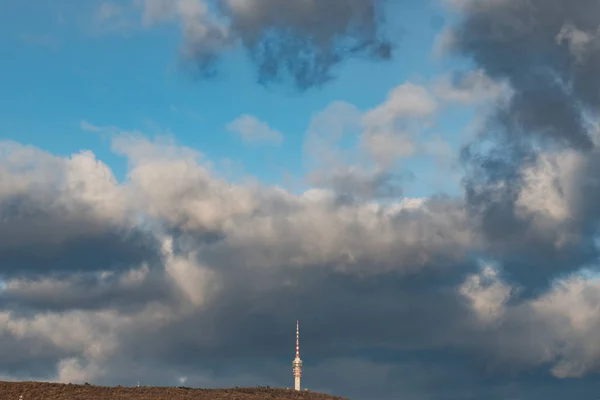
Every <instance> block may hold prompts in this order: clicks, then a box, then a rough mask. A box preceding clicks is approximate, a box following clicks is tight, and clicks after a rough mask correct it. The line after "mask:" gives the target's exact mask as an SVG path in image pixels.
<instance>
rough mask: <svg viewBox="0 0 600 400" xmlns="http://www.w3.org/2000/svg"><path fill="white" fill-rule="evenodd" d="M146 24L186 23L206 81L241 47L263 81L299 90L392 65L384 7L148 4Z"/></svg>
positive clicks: (269, 2)
mask: <svg viewBox="0 0 600 400" xmlns="http://www.w3.org/2000/svg"><path fill="white" fill-rule="evenodd" d="M138 3H140V4H142V5H143V16H144V21H145V23H147V24H151V23H155V22H159V21H164V20H169V19H172V18H174V17H175V18H179V20H180V22H181V25H182V30H183V36H184V44H183V60H184V61H185V64H186V65H190V64H191V65H192V66H194V67H195V69H196V70H197V71H198V72H199V73H200V76H204V77H207V76H214V74H215V73H216V72H217V70H218V66H217V63H218V60H219V58H220V57H221V55H222V54H223V53H224V52H225V51H227V50H228V49H231V48H233V47H235V45H236V44H237V43H240V44H241V45H242V46H243V48H244V49H245V50H246V51H247V54H248V55H249V57H250V58H251V59H252V61H253V62H254V63H255V65H256V67H257V73H258V81H259V82H260V83H262V84H265V85H266V84H271V83H276V82H281V81H291V82H292V83H293V84H294V86H295V87H296V88H297V89H299V90H305V89H308V88H310V87H314V86H320V85H322V84H324V83H326V82H328V81H329V80H331V79H332V78H333V76H334V74H335V67H336V66H338V65H339V64H341V63H342V62H344V61H346V60H347V59H349V58H353V57H366V58H368V59H372V60H389V59H391V57H392V47H393V46H392V42H391V40H390V39H389V38H388V37H387V35H386V32H385V13H384V7H385V5H386V1H385V0H381V1H380V0H329V1H326V2H318V1H312V0H309V1H294V2H289V1H285V0H244V1H239V0H218V1H216V2H211V3H210V4H211V5H214V7H209V8H206V7H205V4H204V3H203V2H200V1H185V0H176V1H172V2H165V1H161V0H158V1H157V0H144V1H139V2H138Z"/></svg>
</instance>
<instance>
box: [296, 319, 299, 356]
mask: <svg viewBox="0 0 600 400" xmlns="http://www.w3.org/2000/svg"><path fill="white" fill-rule="evenodd" d="M296 358H300V322H299V321H298V320H296Z"/></svg>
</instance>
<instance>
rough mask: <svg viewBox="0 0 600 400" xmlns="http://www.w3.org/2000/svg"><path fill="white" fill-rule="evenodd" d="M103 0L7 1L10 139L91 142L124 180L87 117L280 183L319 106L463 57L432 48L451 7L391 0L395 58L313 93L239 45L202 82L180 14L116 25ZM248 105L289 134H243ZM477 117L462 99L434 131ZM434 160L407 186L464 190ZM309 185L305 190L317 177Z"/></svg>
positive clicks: (370, 98) (418, 165) (415, 164)
mask: <svg viewBox="0 0 600 400" xmlns="http://www.w3.org/2000/svg"><path fill="white" fill-rule="evenodd" d="M115 4H119V3H115ZM127 4H128V3H126V2H123V3H121V5H122V6H123V7H125V6H126V5H127ZM101 5H102V3H101V2H98V1H96V2H85V3H82V2H76V1H60V2H52V3H51V4H50V3H44V4H42V3H40V2H36V1H23V2H18V3H13V2H11V3H10V4H8V2H7V3H6V4H5V5H3V10H6V11H4V12H3V13H2V15H1V16H0V35H1V39H0V40H1V41H2V42H1V44H2V48H3V51H4V52H6V53H5V54H6V56H4V57H3V63H2V66H0V72H2V73H1V74H0V76H1V77H0V84H1V86H2V87H3V88H4V90H3V93H4V95H3V96H1V97H0V107H2V109H3V113H2V115H1V116H0V130H1V131H2V132H3V137H4V138H7V139H12V140H16V141H18V142H21V143H23V144H30V145H34V146H38V147H41V148H43V149H46V150H48V151H50V152H52V153H56V154H59V155H68V154H71V153H75V152H78V151H80V150H82V149H90V150H92V151H93V152H94V153H95V154H96V155H97V156H98V158H99V159H101V160H103V161H104V162H106V163H108V165H110V166H111V168H112V169H113V170H114V172H115V174H116V175H117V177H119V179H123V178H124V174H125V172H126V165H125V160H123V159H121V158H120V157H118V156H115V155H114V154H112V153H111V151H110V141H109V140H106V138H103V137H102V135H99V134H95V133H91V132H85V131H83V130H82V129H81V126H80V124H81V121H86V122H88V123H90V124H94V125H98V126H114V127H119V128H121V129H123V130H127V131H136V130H137V131H142V132H144V133H145V134H148V135H155V134H170V135H172V136H174V137H175V138H176V140H177V142H178V143H180V144H182V145H184V146H189V147H191V148H194V149H196V150H198V151H200V152H202V153H203V154H205V155H206V157H207V158H209V159H210V160H212V161H213V162H214V163H215V165H217V166H219V165H220V164H221V163H226V164H227V165H234V166H235V167H234V168H233V169H234V171H237V175H239V174H240V171H241V173H243V174H249V175H252V176H255V177H256V178H258V179H259V180H261V181H263V182H265V183H268V184H282V182H283V180H284V177H285V176H293V177H294V179H296V180H297V181H298V182H301V179H302V177H303V174H304V172H305V171H304V170H303V162H302V160H303V143H304V139H305V133H306V131H307V129H308V126H309V124H310V121H311V118H312V116H313V115H314V114H316V113H318V112H319V111H321V110H323V109H324V108H325V107H326V106H327V105H328V104H330V103H331V102H333V101H340V100H341V101H345V102H348V103H351V104H354V105H356V106H357V107H359V108H360V109H363V110H367V109H370V108H372V107H375V106H377V105H378V104H380V103H382V102H383V101H384V100H385V98H386V96H387V93H388V91H389V90H391V89H392V88H394V87H395V86H397V85H400V84H402V83H403V82H405V81H409V80H410V81H413V82H416V83H421V84H427V82H429V81H430V80H432V79H433V78H435V77H437V76H439V75H441V74H443V73H445V72H447V71H448V70H449V67H456V66H460V65H459V64H458V62H457V61H456V60H451V59H448V58H446V59H444V58H439V57H437V58H436V57H434V55H433V54H432V48H433V44H434V41H435V39H436V35H437V34H439V32H440V28H441V26H442V25H443V23H444V18H443V17H442V15H443V14H442V12H443V10H442V8H441V6H439V5H434V4H431V3H429V2H417V1H415V2H409V3H408V4H394V5H392V6H390V7H389V16H388V20H389V24H388V29H390V31H391V32H393V33H394V35H395V37H396V38H398V39H399V40H397V48H396V57H395V58H394V60H393V61H390V62H372V61H369V60H364V59H362V60H361V59H355V58H354V59H349V60H347V61H346V62H344V63H343V64H341V65H340V66H338V67H336V68H335V72H334V73H335V75H336V79H335V80H333V81H331V82H329V83H328V84H326V85H325V86H324V87H321V88H312V89H309V90H307V91H305V92H297V91H294V90H293V88H292V87H291V86H290V87H288V86H270V87H268V88H265V87H263V86H261V85H259V84H257V82H256V76H255V69H254V65H253V64H252V63H251V62H250V60H249V59H248V57H247V55H246V53H245V52H244V51H243V50H241V49H239V48H238V49H237V50H235V51H232V52H229V53H227V54H226V55H225V57H224V59H223V60H222V61H221V64H220V74H219V76H218V77H216V78H215V79H209V80H203V81H198V80H197V79H195V78H194V77H193V76H191V75H190V74H188V73H186V72H185V71H182V69H181V68H179V65H178V62H177V61H178V58H177V55H178V49H179V48H180V46H181V33H180V30H179V28H178V26H177V24H176V23H172V24H166V25H162V26H159V27H155V28H142V27H140V26H124V27H121V26H117V27H116V28H113V27H112V25H110V24H108V23H106V24H103V23H99V22H97V21H96V18H97V14H98V12H99V11H98V10H99V7H101ZM138 18H139V16H138ZM132 20H133V21H135V17H132ZM243 114H250V115H253V116H256V117H257V118H259V119H260V120H262V121H264V122H266V123H268V124H269V125H270V126H271V127H272V128H273V129H276V130H278V131H279V132H281V133H282V134H283V135H284V140H283V142H282V144H281V145H280V146H252V145H250V146H249V145H247V144H245V143H243V142H242V141H241V140H240V139H239V137H236V136H235V135H232V134H231V132H229V131H228V130H227V129H226V126H227V124H228V123H229V122H231V121H232V120H234V119H235V118H237V117H238V116H240V115H243ZM468 116H469V115H468V113H467V112H465V111H464V110H457V109H454V110H452V112H451V113H445V115H442V116H441V117H440V118H439V120H438V121H437V122H436V125H435V126H434V127H433V129H432V132H433V133H438V134H441V135H442V136H443V137H444V139H445V140H446V141H448V142H449V143H450V145H451V146H453V147H455V148H456V147H458V145H459V141H458V139H457V137H458V136H459V135H458V132H460V130H461V129H462V128H463V125H464V124H465V121H468V119H467V118H468ZM433 164H434V162H433V160H431V159H429V158H427V157H425V158H423V157H415V158H412V159H410V160H408V161H407V162H406V163H405V165H403V167H402V168H403V169H404V170H405V171H410V172H411V173H412V174H413V175H414V177H415V178H416V179H415V180H414V181H413V183H409V184H407V185H406V188H405V189H406V194H407V195H410V196H423V195H429V194H431V193H434V192H436V191H438V190H441V189H445V190H448V189H450V190H452V187H448V186H447V185H445V186H444V187H436V185H435V184H432V181H431V180H432V179H433V178H431V177H432V176H433V175H434V174H435V167H434V166H433ZM217 168H218V167H217ZM223 168H224V167H223ZM424 177H429V179H422V178H424ZM234 178H235V177H234ZM298 185H299V186H298V187H297V188H294V190H302V189H303V188H306V186H305V185H303V184H300V183H298Z"/></svg>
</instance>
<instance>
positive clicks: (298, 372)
mask: <svg viewBox="0 0 600 400" xmlns="http://www.w3.org/2000/svg"><path fill="white" fill-rule="evenodd" d="M299 325H300V324H299V323H298V321H296V358H295V359H294V361H293V362H292V366H293V367H294V389H295V390H300V377H301V376H302V360H301V359H300V326H299Z"/></svg>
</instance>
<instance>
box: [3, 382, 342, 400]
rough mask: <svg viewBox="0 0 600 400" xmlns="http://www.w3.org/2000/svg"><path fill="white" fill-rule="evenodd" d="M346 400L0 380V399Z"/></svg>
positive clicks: (287, 392) (307, 394) (262, 391)
mask: <svg viewBox="0 0 600 400" xmlns="http://www.w3.org/2000/svg"><path fill="white" fill-rule="evenodd" d="M20 396H23V397H22V399H23V400H142V399H143V400H288V399H289V400H348V399H345V398H342V397H337V396H332V395H328V394H323V393H315V392H311V391H304V390H303V391H301V392H296V391H294V390H291V389H279V388H269V387H256V388H230V389H194V388H187V387H182V386H180V387H150V386H142V387H123V386H116V387H110V386H96V385H90V384H84V385H76V384H70V383H67V384H65V383H47V382H4V381H0V398H1V399H2V400H19V398H20Z"/></svg>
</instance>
